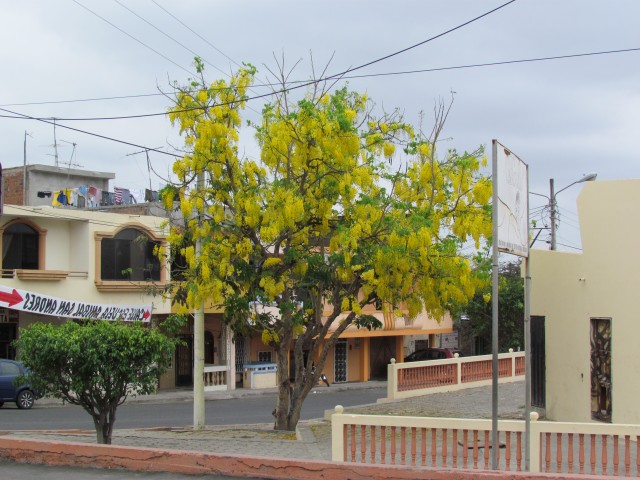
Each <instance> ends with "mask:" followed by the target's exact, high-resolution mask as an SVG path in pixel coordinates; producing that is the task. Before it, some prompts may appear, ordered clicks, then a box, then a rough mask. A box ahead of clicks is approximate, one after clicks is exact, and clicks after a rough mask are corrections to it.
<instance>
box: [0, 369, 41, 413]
mask: <svg viewBox="0 0 640 480" xmlns="http://www.w3.org/2000/svg"><path fill="white" fill-rule="evenodd" d="M26 374H27V370H26V368H25V367H24V365H22V364H21V363H20V362H16V361H14V360H5V359H0V407H2V406H3V405H4V402H15V403H16V405H18V408H23V409H27V408H31V407H33V403H34V402H35V400H36V394H35V393H34V392H33V390H31V386H30V385H28V384H25V385H16V384H15V383H14V380H15V379H16V378H17V377H19V376H21V375H26Z"/></svg>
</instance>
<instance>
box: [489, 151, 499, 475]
mask: <svg viewBox="0 0 640 480" xmlns="http://www.w3.org/2000/svg"><path fill="white" fill-rule="evenodd" d="M492 170H493V178H492V182H493V210H492V212H493V213H492V217H493V218H492V224H493V225H492V228H493V233H492V237H493V238H492V240H493V244H492V246H491V250H492V254H493V261H492V268H491V281H492V286H491V307H492V315H491V319H492V328H491V351H492V353H493V357H492V362H491V365H492V372H491V373H492V375H491V446H492V447H493V448H492V449H491V468H492V469H494V470H497V469H498V447H499V444H498V262H499V254H498V143H497V141H496V140H493V159H492Z"/></svg>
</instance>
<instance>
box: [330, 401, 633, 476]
mask: <svg viewBox="0 0 640 480" xmlns="http://www.w3.org/2000/svg"><path fill="white" fill-rule="evenodd" d="M343 412H344V409H343V408H342V407H340V406H338V407H336V413H335V414H333V415H332V417H331V422H332V459H333V460H334V461H344V462H350V463H366V464H380V465H403V466H408V467H430V468H438V469H463V470H468V469H471V470H480V471H485V470H489V469H490V466H489V465H490V456H491V455H490V453H491V448H492V445H491V441H490V436H491V420H476V419H457V418H428V417H399V416H397V417H396V416H387V415H352V414H344V413H343ZM535 419H537V415H536V414H535V413H534V414H532V420H534V421H532V422H531V437H530V454H529V455H530V456H529V459H530V468H529V471H530V472H533V473H540V472H541V473H545V474H548V473H558V474H577V475H603V476H607V477H617V476H629V475H631V476H638V475H639V474H640V465H639V463H638V460H639V459H640V442H638V440H640V425H615V424H601V423H562V422H538V421H535ZM498 431H499V447H498V448H499V450H498V459H499V469H500V470H502V471H505V472H521V471H524V470H526V466H525V458H526V452H525V443H526V442H525V435H526V433H525V422H524V421H523V420H500V421H499V422H498Z"/></svg>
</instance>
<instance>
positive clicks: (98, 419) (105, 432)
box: [93, 407, 116, 445]
mask: <svg viewBox="0 0 640 480" xmlns="http://www.w3.org/2000/svg"><path fill="white" fill-rule="evenodd" d="M115 421H116V409H115V407H113V408H110V409H109V410H107V411H106V412H104V411H102V412H100V413H99V414H98V415H94V416H93V425H94V427H95V429H96V439H97V442H98V443H99V444H101V445H111V436H112V434H113V424H114V423H115Z"/></svg>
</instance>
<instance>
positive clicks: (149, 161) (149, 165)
mask: <svg viewBox="0 0 640 480" xmlns="http://www.w3.org/2000/svg"><path fill="white" fill-rule="evenodd" d="M159 148H162V147H156V148H153V149H151V150H158V149H159ZM149 150H150V149H149V148H145V149H144V150H140V151H139V152H133V153H127V154H126V155H125V156H126V157H130V156H132V155H139V154H141V153H146V154H147V173H148V175H149V190H153V188H152V187H151V160H149Z"/></svg>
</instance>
